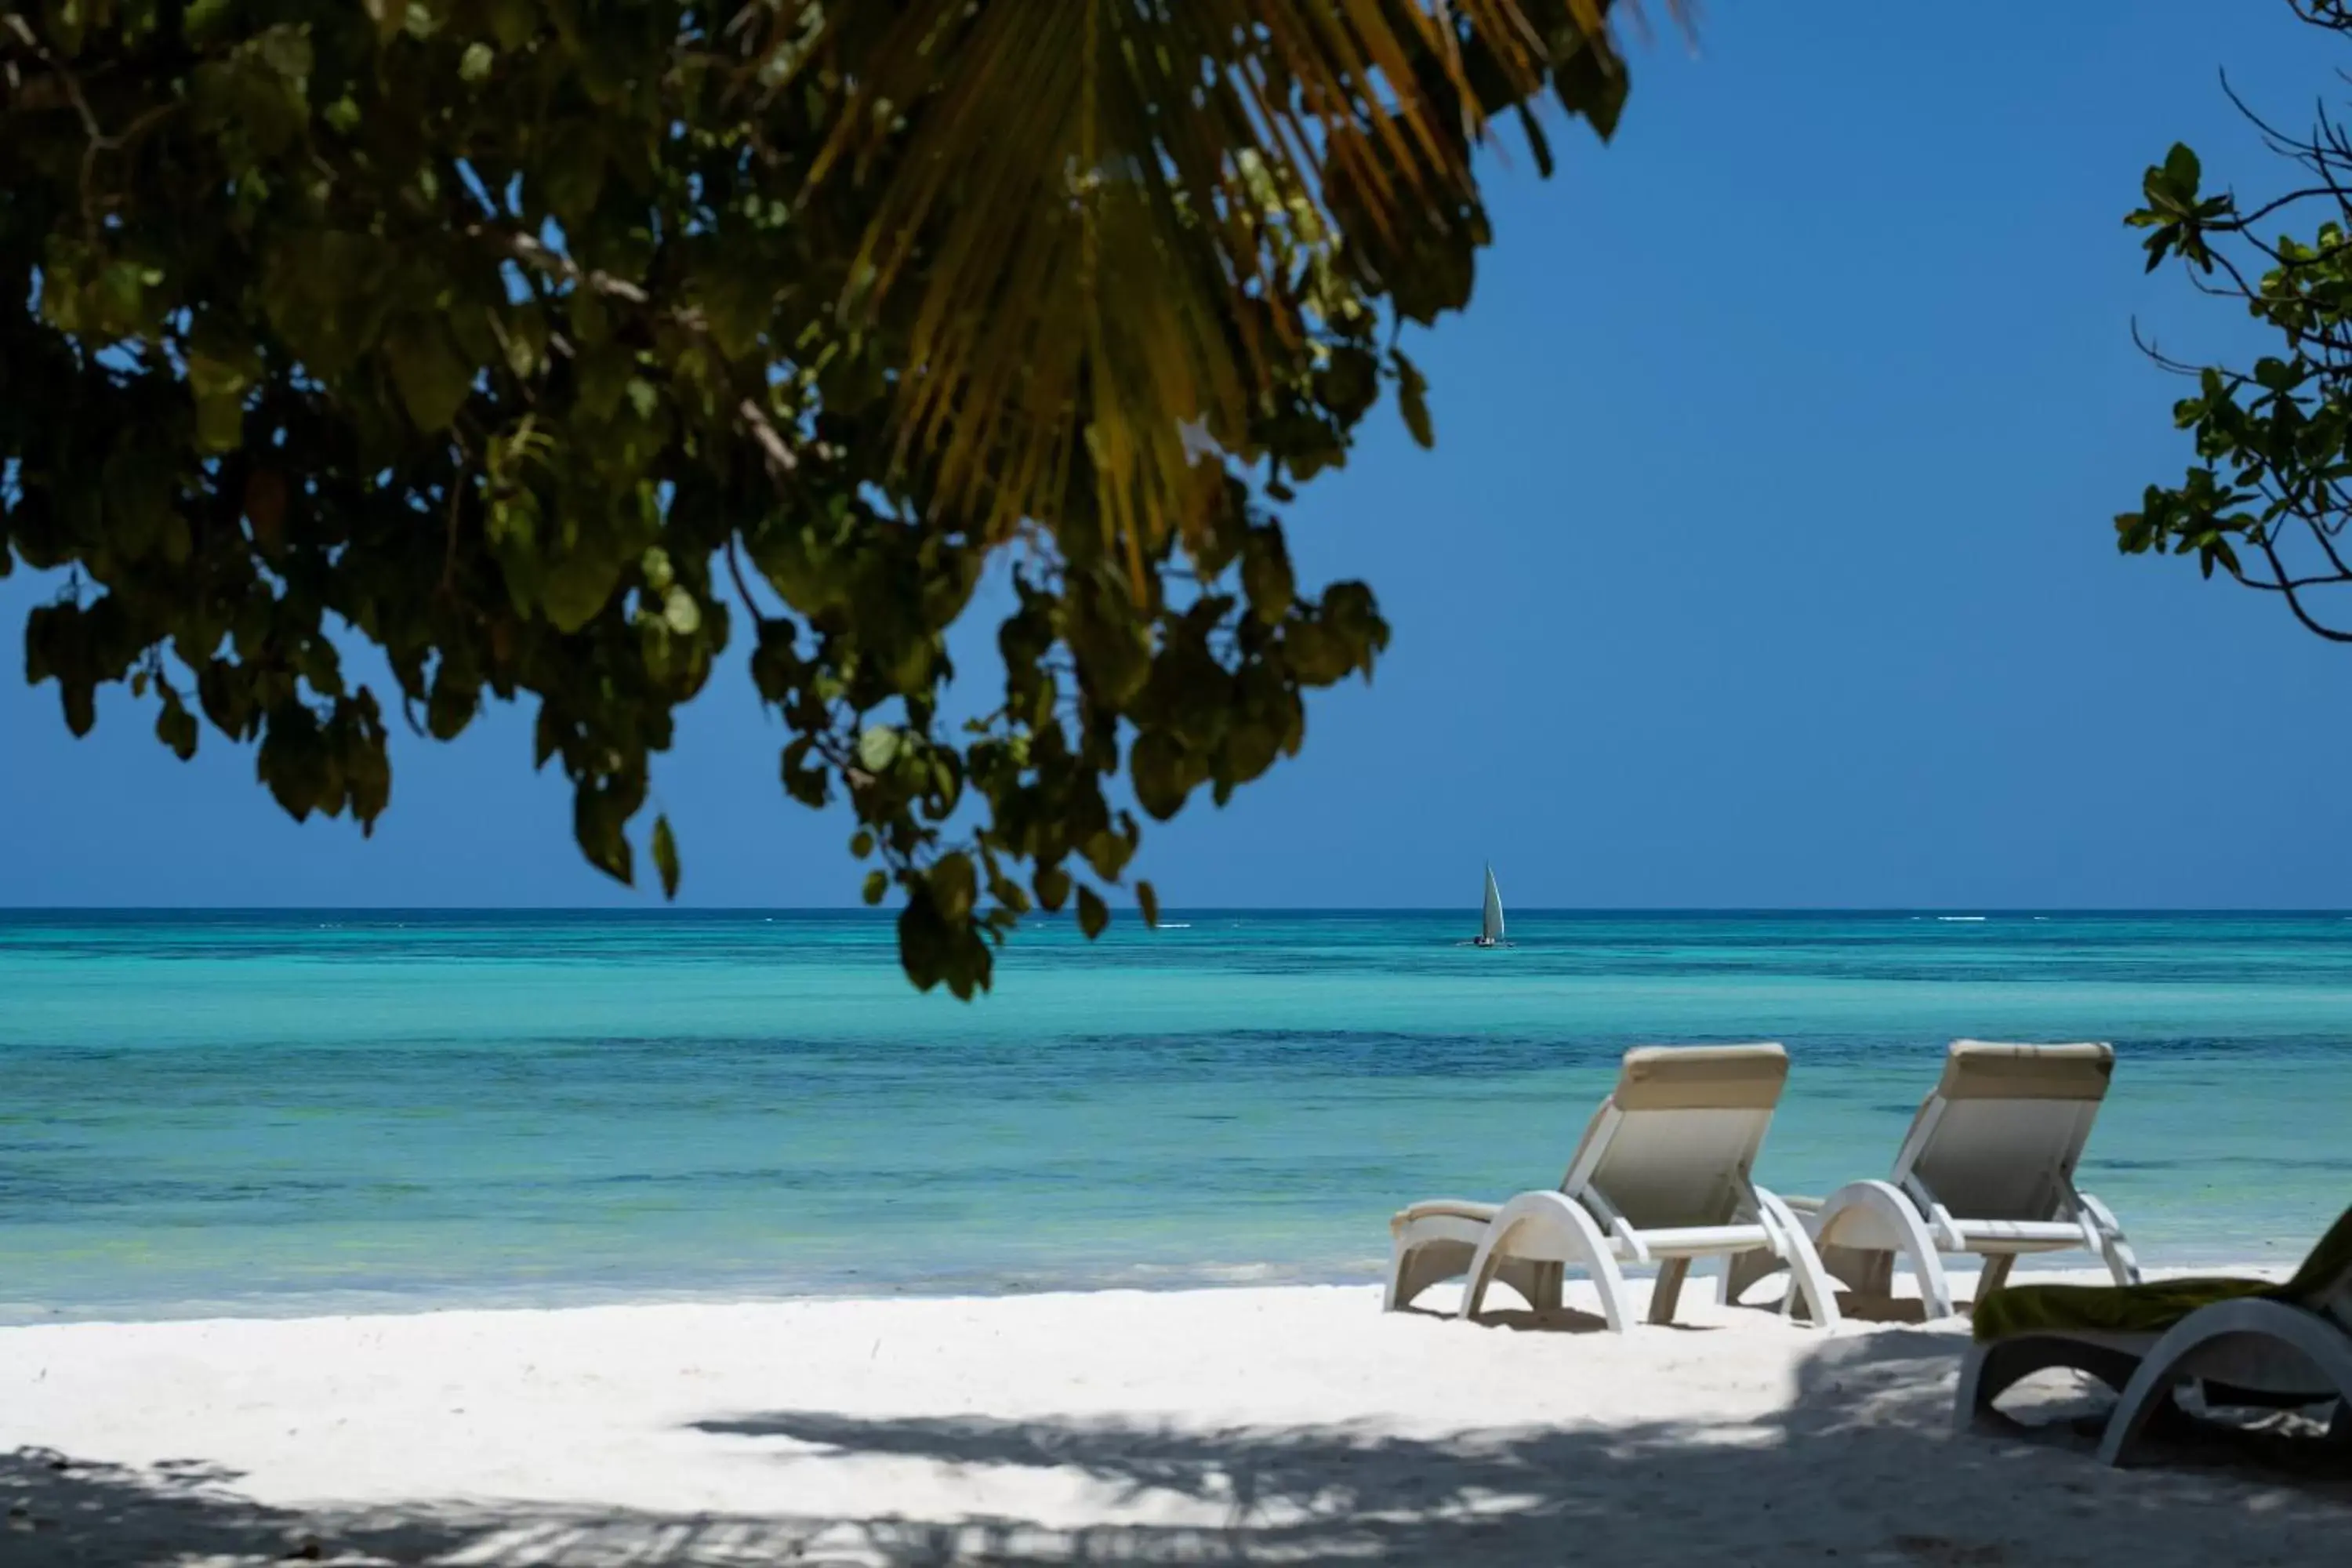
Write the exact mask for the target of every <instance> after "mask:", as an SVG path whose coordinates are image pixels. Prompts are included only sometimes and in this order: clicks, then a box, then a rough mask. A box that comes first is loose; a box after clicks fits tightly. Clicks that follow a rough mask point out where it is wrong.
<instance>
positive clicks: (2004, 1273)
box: [1977, 1252, 2017, 1306]
mask: <svg viewBox="0 0 2352 1568" xmlns="http://www.w3.org/2000/svg"><path fill="white" fill-rule="evenodd" d="M2016 1267H2017V1258H2016V1255H2015V1254H2013V1253H2007V1252H2002V1253H1996V1254H1994V1255H1993V1256H1991V1257H1989V1258H1986V1259H1985V1260H1984V1271H1983V1272H1982V1273H1980V1274H1979V1275H1978V1276H1977V1305H1979V1306H1982V1305H1983V1304H1984V1299H1985V1298H1986V1297H1987V1296H1990V1295H1991V1294H1992V1293H1993V1292H1994V1291H1996V1290H1998V1289H2000V1288H2001V1287H2002V1286H2004V1285H2006V1284H2008V1283H2009V1271H2010V1270H2011V1269H2012V1268H2016Z"/></svg>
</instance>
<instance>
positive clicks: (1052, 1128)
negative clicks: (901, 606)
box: [0, 910, 2352, 1321]
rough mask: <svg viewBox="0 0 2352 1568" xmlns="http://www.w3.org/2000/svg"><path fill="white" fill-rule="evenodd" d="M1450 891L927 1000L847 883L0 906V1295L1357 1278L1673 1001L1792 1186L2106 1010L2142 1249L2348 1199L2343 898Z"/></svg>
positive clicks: (94, 1303)
mask: <svg viewBox="0 0 2352 1568" xmlns="http://www.w3.org/2000/svg"><path fill="white" fill-rule="evenodd" d="M1474 915H1475V912H1474ZM1956 916H1968V917H1981V918H1953V917H1956ZM1473 919H1474V916H1465V915H1463V914H1456V913H1448V914H1428V913H1268V912H1265V911H1216V910H1194V911H1179V912H1176V913H1173V914H1171V916H1170V920H1171V925H1170V926H1169V927H1166V928H1163V929H1161V930H1160V931H1147V930H1144V929H1142V928H1141V927H1139V925H1137V924H1135V923H1133V922H1131V921H1125V922H1122V923H1119V924H1117V925H1114V927H1113V928H1112V930H1111V931H1110V932H1109V933H1108V934H1107V935H1106V936H1105V937H1104V938H1103V939H1102V940H1101V941H1099V942H1095V943H1092V944H1088V943H1087V942H1083V941H1082V940H1080V939H1079V938H1078V936H1077V935H1076V932H1075V931H1070V930H1068V929H1066V928H1043V927H1033V928H1032V929H1029V930H1026V931H1023V932H1021V933H1020V934H1019V936H1017V937H1016V938H1015V940H1014V942H1013V945H1012V947H1011V948H1010V949H1008V950H1007V951H1006V952H1005V953H1004V954H1003V957H1002V959H1001V962H1000V963H999V967H998V972H997V984H996V990H995V993H994V994H992V995H991V996H989V997H987V998H985V999H983V1000H982V1001H981V1002H979V1003H976V1004H974V1005H961V1004H958V1003H955V1002H953V1001H952V1000H950V999H948V998H946V997H945V996H943V995H934V996H919V995H917V994H914V993H913V992H912V991H911V990H910V989H909V988H908V986H907V985H906V984H905V982H904V981H903V980H902V979H901V978H900V977H899V975H898V971H897V968H896V959H895V951H894V946H893V940H892V933H891V930H890V927H889V924H888V922H887V920H885V919H881V918H878V917H876V916H872V915H869V914H866V913H863V912H860V913H856V914H822V915H819V914H776V915H767V914H760V913H739V912H714V913H670V912H665V913H661V914H655V915H618V916H616V915H610V914H601V913H600V914H585V913H528V914H514V913H480V912H431V913H426V912H417V913H383V912H381V911H369V912H357V911H345V912H331V911H330V912H321V911H269V912H237V913H132V912H106V913H98V912H81V911H77V912H24V911H18V912H13V913H0V1084H5V1088H0V1321H26V1320H28V1319H47V1318H54V1317H58V1316H65V1317H94V1316H105V1317H121V1316H158V1315H181V1314H184V1313H190V1312H210V1311H237V1312H255V1311H260V1312H296V1311H316V1310H342V1309H345V1308H356V1307H381V1306H386V1305H402V1304H419V1305H423V1304H446V1303H450V1302H467V1303H478V1304H499V1303H526V1302H527V1303H533V1304H544V1303H551V1302H558V1301H580V1300H610V1299H622V1298H627V1299H647V1298H656V1297H663V1296H671V1295H677V1296H710V1295H723V1296H746V1295H759V1296H767V1295H777V1294H797V1293H812V1292H829V1293H839V1292H854V1293H872V1292H896V1291H914V1292H923V1293H944V1292H963V1291H999V1290H1013V1289H1054V1288H1066V1287H1094V1286H1109V1285H1143V1286H1154V1285H1174V1284H1191V1283H1200V1282H1204V1281H1218V1280H1322V1279H1371V1278H1375V1277H1376V1276H1377V1273H1378V1271H1379V1269H1380V1267H1381V1263H1382V1261H1383V1259H1384V1257H1385V1249H1386V1233H1385V1220H1386V1217H1387V1215H1388V1214H1389V1212H1390V1211H1391V1209H1393V1208H1394V1207H1395V1206H1396V1205H1398V1204H1399V1203H1401V1202H1403V1201H1406V1200H1409V1199H1412V1198H1413V1197H1417V1196H1427V1195H1435V1194H1460V1195H1488V1196H1500V1195H1503V1194H1507V1193H1508V1192H1511V1191H1514V1190H1517V1189H1518V1188H1522V1187H1527V1186H1534V1185H1543V1184H1549V1183H1551V1182H1553V1181H1556V1180H1557V1179H1558V1177H1559V1167H1560V1166H1561V1164H1562V1163H1564V1162H1565V1160H1566V1158H1567V1155H1568V1153H1569V1152H1570V1145H1571V1144H1572V1142H1574V1140H1575V1138H1576V1137H1577V1135H1578V1134H1579V1132H1580V1131H1581V1129H1582V1127H1583V1125H1584V1122H1585V1120H1586V1118H1587V1116H1588V1115H1589V1113H1590V1111H1591V1107H1592V1105H1593V1103H1594V1101H1595V1100H1597V1099H1598V1098H1599V1096H1601V1094H1602V1093H1604V1092H1605V1091H1606V1089H1607V1087H1608V1084H1609V1082H1610V1080H1611V1079H1612V1076H1613V1072H1614V1063H1615V1059H1616V1057H1617V1056H1618V1054H1619V1053H1620V1052H1622V1050H1623V1049H1625V1048H1626V1047H1629V1046H1632V1045H1636V1044H1643V1043H1654V1042H1670V1041H1719V1040H1741V1039H1779V1040H1781V1041H1783V1042H1785V1043H1786V1044H1787V1045H1788V1046H1789V1047H1790V1053H1791V1055H1792V1058H1793V1059H1794V1062H1795V1068H1794V1072H1793V1075H1792V1078H1791V1080H1790V1090H1789V1095H1788V1098H1787V1100H1786V1101H1785V1102H1784V1105H1783V1108H1782V1110H1781V1112H1780V1117H1779V1119H1778V1121H1777V1122H1776V1124H1775V1126H1774V1129H1773V1132H1772V1135H1771V1138H1770V1141H1769V1143H1768V1144H1767V1147H1766V1150H1765V1153H1764V1156H1763V1159H1762V1162H1761V1163H1760V1165H1759V1176H1760V1177H1761V1179H1762V1180H1763V1181H1764V1182H1765V1183H1766V1184H1768V1185H1771V1186H1775V1187H1778V1188H1779V1189H1780V1190H1781V1191H1784V1192H1791V1193H1804V1192H1819V1191H1822V1190H1824V1189H1825V1188H1827V1187H1829V1186H1832V1185H1834V1184H1838V1183H1840V1182H1843V1181H1845V1180H1849V1179H1851V1178H1853V1177H1854V1176H1858V1175H1874V1174H1882V1173H1884V1168H1885V1165H1886V1163H1888V1161H1889V1160H1891V1158H1892V1157H1893V1153H1894V1146H1895V1142H1896V1140H1897V1139H1898V1138H1899V1137H1900V1136H1901V1134H1902V1132H1903V1130H1904V1127H1905V1125H1906V1121H1907V1119H1908V1117H1909V1115H1910V1112H1911V1110H1912V1109H1913V1108H1914V1107H1915V1106H1916V1104H1917V1102H1918V1100H1919V1098H1920V1096H1921V1095H1922V1094H1923V1093H1925V1092H1926V1090H1927V1088H1928V1087H1929V1085H1930V1084H1932V1082H1933V1081H1934V1079H1935V1077H1936V1073H1937V1067H1938V1058H1939V1056H1940V1053H1941V1051H1942V1049H1943V1046H1944V1044H1945V1042H1946V1041H1948V1040H1949V1039H1950V1038H1952V1037H1957V1036H1973V1037H1980V1038H1995V1039H2042V1040H2057V1039H2086V1038H2087V1039H2109V1040H2113V1041H2115V1042H2116V1047H2117V1049H2118V1052H2119V1053H2120V1065H2119V1067H2118V1069H2117V1073H2116V1087H2115V1090H2114V1093H2113V1095H2112V1096H2111V1098H2110V1100H2109V1101H2108V1104H2107V1106H2106V1108H2105V1111H2104V1113H2103V1115H2102V1117H2101V1121H2100V1124H2099V1127H2098V1131H2097V1132H2096V1133H2095V1136H2094V1138H2093V1141H2092V1145H2091V1149H2090V1152H2089V1155H2088V1157H2087V1158H2086V1160H2085V1163H2084V1170H2083V1177H2084V1184H2086V1185H2088V1186H2090V1187H2091V1188H2092V1189H2093V1190H2095V1191H2096V1192H2098V1193H2099V1194H2100V1195H2102V1196H2103V1197H2105V1199H2107V1201H2108V1202H2109V1203H2110V1204H2111V1205H2114V1206H2115V1207H2116V1209H2117V1210H2118V1211H2119V1212H2120V1213H2121V1214H2122V1215H2123V1217H2124V1219H2125V1221H2126V1224H2127V1225H2128V1226H2130V1227H2131V1229H2132V1230H2133V1232H2134V1234H2135V1236H2136V1237H2137V1239H2138V1240H2139V1241H2140V1243H2141V1245H2142V1249H2143V1251H2144V1253H2146V1254H2147V1256H2149V1257H2150V1258H2152V1259H2154V1260H2156V1261H2158V1262H2182V1263H2188V1262H2198V1261H2222V1260H2227V1261H2263V1260H2278V1261H2283V1260H2285V1259H2288V1258H2292V1257H2294V1255H2296V1253H2297V1252H2299V1250H2300V1249H2301V1248H2302V1247H2304V1246H2305V1245H2306V1244H2307V1242H2308V1240H2309V1238H2310V1237H2312V1236H2313V1235H2315V1233H2316V1231H2317V1230H2318V1228H2319V1227H2320V1226H2323V1225H2324V1224H2325V1223H2326V1220H2327V1219H2328V1218H2330V1217H2332V1216H2333V1215H2335V1214H2336V1212H2338V1211H2339V1210H2340V1209H2341V1208H2342V1207H2343V1206H2344V1205H2346V1204H2347V1202H2352V919H2347V918H2346V917H2344V916H2341V915H2337V914H2297V915H2234V914H2232V915H2164V916H2149V915H2092V914H2031V913H2006V912H2001V911H1973V910H1969V911H1921V912H1917V913H1910V912H1899V913H1877V912H1874V913H1858V914H1796V915H1790V914H1776V915H1766V914H1758V915H1727V914H1632V915H1629V914H1559V915H1545V914H1522V915H1515V916H1514V917H1513V920H1512V929H1511V934H1512V938H1513V940H1514V942H1516V944H1517V945H1515V946H1513V947H1511V948H1508V949H1506V950H1501V951H1496V952H1481V951H1478V950H1475V949H1471V948H1468V947H1465V946H1460V945H1456V943H1457V942H1458V939H1459V938H1461V937H1462V936H1464V935H1465V934H1467V931H1466V930H1465V927H1467V926H1469V925H1470V924H1472V923H1473Z"/></svg>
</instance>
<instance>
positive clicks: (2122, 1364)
mask: <svg viewBox="0 0 2352 1568" xmlns="http://www.w3.org/2000/svg"><path fill="white" fill-rule="evenodd" d="M2139 1364H2140V1363H2139V1358H2138V1357H2137V1356H2135V1355H2133V1354H2131V1353H2130V1352H2126V1351H2119V1350H2113V1349H2110V1348H2109V1347H2107V1346H2105V1345H2093V1344H2084V1342H2082V1341H2080V1340H2070V1339H2067V1338H2065V1337H2064V1336H2063V1335H2056V1334H2050V1335H2043V1334H2023V1335H2020V1336H2018V1337H2017V1338H2014V1339H2006V1340H1996V1341H1994V1342H1992V1343H1990V1344H1982V1345H1971V1346H1969V1353H1968V1359H1967V1360H1966V1361H1964V1362H1962V1363H1960V1388H1959V1394H1958V1397H1957V1398H1956V1399H1955V1400H1954V1401H1953V1409H1952V1414H1953V1417H1954V1419H1955V1421H1956V1423H1957V1424H1958V1426H1963V1427H1966V1426H1970V1425H1971V1424H1973V1423H1975V1422H1977V1421H1979V1420H1981V1419H1983V1418H1984V1417H1986V1416H1988V1415H1990V1414H1991V1413H1992V1403H1993V1401H1994V1400H1996V1399H1999V1398H2000V1396H2001V1395H2002V1394H2006V1393H2008V1392H2009V1390H2010V1389H2011V1387H2012V1386H2013V1385H2014V1384H2018V1383H2021V1382H2022V1381H2023V1380H2024V1379H2026V1378H2029V1377H2032V1375H2033V1374H2034V1373H2037V1372H2045V1371H2047V1370H2049V1369H2050V1368H2052V1367H2054V1366H2063V1367H2065V1368H2066V1369H2068V1370H2069V1371H2072V1372H2080V1373H2088V1374H2089V1375H2090V1376H2092V1377H2095V1378H2097V1379H2098V1380H2099V1381H2100V1382H2101V1383H2104V1384H2106V1385H2107V1386H2108V1387H2109V1388H2111V1389H2114V1390H2115V1391H2116V1393H2117V1394H2121V1393H2122V1392H2123V1391H2124V1390H2125V1389H2126V1387H2128V1386H2130V1384H2131V1380H2132V1374H2133V1373H2136V1372H2137V1371H2138V1370H2139Z"/></svg>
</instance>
